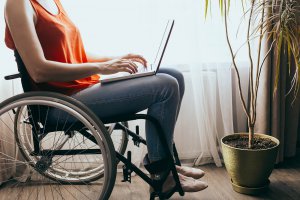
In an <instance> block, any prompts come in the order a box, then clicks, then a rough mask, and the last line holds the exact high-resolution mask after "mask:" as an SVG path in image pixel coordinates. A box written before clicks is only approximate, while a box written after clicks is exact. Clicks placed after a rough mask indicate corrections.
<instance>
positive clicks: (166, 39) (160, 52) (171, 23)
mask: <svg viewBox="0 0 300 200" xmlns="http://www.w3.org/2000/svg"><path fill="white" fill-rule="evenodd" d="M173 26H174V20H169V21H168V23H167V25H166V28H165V30H164V34H163V37H162V39H161V42H160V45H159V48H158V51H157V53H156V56H155V60H154V62H153V64H151V68H152V69H151V70H154V71H155V72H156V73H157V71H158V69H159V67H160V64H161V61H162V59H163V57H164V53H165V50H166V48H167V45H168V42H169V38H170V36H171V32H172V30H173Z"/></svg>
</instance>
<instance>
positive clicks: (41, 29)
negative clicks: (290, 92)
mask: <svg viewBox="0 0 300 200" xmlns="http://www.w3.org/2000/svg"><path fill="white" fill-rule="evenodd" d="M5 19H6V23H7V27H6V36H5V42H6V45H7V46H8V47H9V48H10V49H12V50H15V51H16V52H17V53H18V54H19V55H20V56H21V58H22V61H23V62H24V64H25V66H26V70H27V71H28V73H29V76H30V78H31V79H30V82H31V83H30V84H31V85H32V88H35V89H37V90H48V91H56V92H61V93H64V94H68V95H70V96H72V97H73V98H75V99H77V100H79V101H81V102H83V103H85V104H86V105H87V106H88V107H89V108H90V109H91V110H93V111H94V112H95V113H96V114H97V115H98V116H99V117H100V118H101V119H104V118H108V117H114V116H118V115H122V114H130V113H136V112H139V111H142V110H144V109H148V114H149V115H151V116H153V117H155V118H156V119H158V120H159V121H160V122H161V124H162V126H163V129H164V132H165V134H166V136H165V137H166V138H167V141H168V147H169V148H170V149H171V150H172V142H173V132H174V127H175V123H176V118H177V116H178V112H179V109H180V104H181V100H182V97H183V93H184V80H183V76H182V74H181V73H179V72H178V71H175V70H174V69H161V70H160V71H159V74H158V75H157V76H151V77H144V78H139V79H132V80H127V81H122V82H116V83H111V84H107V85H101V84H99V75H98V74H113V73H117V72H128V73H136V72H137V65H136V63H141V64H143V65H144V66H145V67H146V66H147V61H146V60H145V59H144V58H143V57H142V56H140V55H135V54H128V55H125V56H121V57H118V58H111V57H100V56H91V55H88V54H86V52H85V49H84V47H83V43H82V40H81V36H80V33H79V31H78V29H77V28H76V26H75V25H74V24H73V23H72V22H71V21H70V19H69V18H68V16H67V14H66V12H65V10H64V9H63V7H62V5H61V4H60V2H59V0H7V3H6V9H5ZM146 129H147V130H146V139H147V143H148V157H147V159H148V160H149V161H150V163H153V162H158V163H159V162H162V163H163V161H164V159H165V152H164V149H163V147H162V146H161V145H160V142H159V139H158V137H157V135H156V133H154V131H155V128H154V127H152V126H151V124H149V123H147V124H146ZM177 170H178V172H179V173H180V174H179V175H180V181H181V184H182V187H183V190H184V191H186V192H195V191H200V190H202V189H205V188H206V187H207V184H206V183H204V182H201V181H199V180H195V179H199V178H201V177H202V176H203V175H204V172H203V171H201V170H199V169H193V168H189V167H179V166H177ZM163 173H165V171H164V170H162V171H160V172H158V173H157V174H155V175H158V177H159V175H161V174H163ZM169 177H170V178H169V179H168V181H167V182H166V184H165V186H164V187H165V188H164V190H168V189H170V187H171V185H172V184H170V183H172V182H173V179H172V177H171V175H169Z"/></svg>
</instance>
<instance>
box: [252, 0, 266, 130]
mask: <svg viewBox="0 0 300 200" xmlns="http://www.w3.org/2000/svg"><path fill="white" fill-rule="evenodd" d="M262 7H263V9H262V11H261V12H262V13H261V25H260V37H259V45H258V57H257V65H256V82H255V90H254V114H253V118H252V123H253V124H255V121H256V105H257V104H256V103H257V93H258V87H259V77H260V67H259V66H260V55H261V46H262V40H263V34H262V33H263V29H264V26H263V25H264V15H265V0H264V1H263V3H262Z"/></svg>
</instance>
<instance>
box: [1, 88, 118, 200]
mask: <svg viewBox="0 0 300 200" xmlns="http://www.w3.org/2000/svg"><path fill="white" fill-rule="evenodd" d="M34 106H35V107H34ZM36 106H41V107H43V108H44V107H47V112H46V113H45V110H43V113H42V114H43V115H45V114H46V117H43V118H42V119H43V120H45V123H42V122H41V121H43V120H40V121H37V122H36V123H33V122H32V121H33V120H34V117H33V116H30V115H33V114H32V109H31V108H36ZM50 107H51V108H50ZM24 108H27V110H26V109H25V110H23V111H24V112H22V109H24ZM58 110H59V112H58ZM21 112H22V113H21ZM26 113H27V116H26ZM58 113H59V114H61V113H62V114H61V115H58V116H65V117H66V118H64V119H65V121H63V123H61V121H62V120H60V119H59V117H58V119H57V121H56V123H57V124H56V127H55V124H54V123H53V122H52V121H53V119H54V117H57V114H58ZM51 114H52V115H51ZM13 115H15V117H13ZM20 116H21V117H20ZM48 116H49V118H48ZM50 116H51V117H52V118H51V117H50ZM2 117H3V118H2ZM22 117H23V118H22ZM61 119H62V118H61ZM16 120H18V121H16ZM51 120H52V121H51ZM7 121H11V122H7ZM1 122H2V123H3V125H4V126H3V127H5V131H8V132H10V134H8V133H4V132H3V134H0V135H4V134H5V136H6V137H11V138H6V139H3V140H0V146H3V144H4V146H5V145H12V142H13V140H14V139H15V140H16V144H15V145H16V147H18V150H19V151H20V153H21V155H22V156H23V157H24V158H22V157H20V156H17V157H15V158H14V157H12V156H11V155H9V154H8V153H7V154H5V150H4V153H2V151H1V150H3V149H1V148H0V152H1V153H2V154H1V158H0V159H1V160H3V159H5V161H6V162H7V163H9V164H8V166H13V167H14V168H15V167H16V166H19V165H22V166H23V168H24V167H25V168H27V171H30V173H28V174H29V175H28V174H27V178H26V179H23V180H22V184H15V185H12V187H13V189H14V190H17V189H19V190H20V191H19V193H18V192H16V193H18V196H19V195H20V193H22V191H24V190H26V186H28V187H30V186H32V184H35V183H36V182H40V183H41V184H40V185H36V186H35V187H36V190H34V191H32V192H34V193H35V194H32V192H31V193H30V192H29V193H28V191H27V193H28V194H29V195H43V194H44V195H45V196H47V197H48V196H49V195H51V194H52V195H54V196H55V197H54V196H53V198H55V199H57V198H58V199H60V198H61V199H66V197H68V199H108V198H109V196H110V194H111V192H112V189H113V187H114V183H115V179H116V156H115V150H114V146H113V143H112V141H111V138H110V136H109V134H108V132H107V130H106V128H105V127H104V125H103V124H102V122H101V121H100V120H99V119H98V117H97V116H96V115H95V114H94V113H92V112H91V111H90V110H89V109H88V108H87V107H86V106H84V105H83V104H82V103H80V102H78V101H77V100H75V99H73V98H71V97H68V96H65V95H62V94H57V93H52V92H29V93H25V94H21V95H17V96H14V97H12V98H9V99H7V100H6V101H4V102H2V103H1V104H0V123H1ZM10 123H11V124H10ZM21 125H24V127H25V129H21ZM26 125H27V127H26ZM67 125H68V129H67V130H64V129H62V130H60V129H58V127H59V128H61V127H63V128H64V127H65V126H67ZM36 126H39V127H38V128H37V127H36ZM47 126H48V127H49V128H48V127H47ZM77 126H78V127H77ZM10 127H14V128H13V129H12V128H10ZM24 127H23V128H24ZM54 127H55V129H54ZM79 128H80V129H81V130H80V131H82V130H86V132H85V134H86V135H85V136H84V135H82V134H80V131H79V130H77V129H79ZM37 129H38V130H37ZM52 129H53V130H52ZM73 129H74V130H73ZM40 130H42V131H43V132H41V131H40ZM54 130H55V131H54ZM1 131H3V130H1ZM22 131H23V132H22ZM21 133H23V135H22V134H21ZM24 134H25V135H24ZM28 134H29V135H30V134H31V138H30V137H29V136H28ZM51 136H52V137H51ZM37 138H39V139H37ZM55 138H57V139H55ZM79 139H83V140H82V141H81V140H79ZM35 140H39V141H40V143H38V144H36V141H35ZM5 142H7V143H6V144H5ZM1 143H3V144H2V145H1ZM89 145H91V146H89ZM36 147H38V148H39V150H40V151H36V149H37V148H36ZM71 148H72V149H71ZM16 154H17V153H16ZM75 158H76V159H75ZM24 160H25V161H24ZM95 163H96V164H99V163H100V164H101V166H102V168H101V170H100V168H97V167H94V168H93V166H96V164H95ZM89 164H90V165H91V166H89V167H90V168H87V167H86V166H85V165H89ZM13 167H12V168H13ZM91 168H92V169H91ZM98 170H99V171H98ZM88 173H91V174H88ZM21 178H24V175H22V176H21V177H16V178H15V179H21ZM20 186H22V187H21V189H20V188H19V187H20ZM38 188H40V190H39V189H38ZM50 189H51V192H49V190H50ZM69 190H72V192H71V191H69ZM0 191H1V190H0ZM46 193H47V194H46ZM59 197H60V198H59ZM26 198H30V196H28V197H25V199H26ZM16 199H17V198H16Z"/></svg>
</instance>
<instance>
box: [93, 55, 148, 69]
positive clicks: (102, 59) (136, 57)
mask: <svg viewBox="0 0 300 200" xmlns="http://www.w3.org/2000/svg"><path fill="white" fill-rule="evenodd" d="M87 59H88V61H89V62H107V61H111V60H114V59H130V60H132V61H134V62H139V63H141V64H143V65H144V66H145V67H147V61H146V59H145V58H143V56H141V55H137V54H127V55H124V56H118V57H112V56H111V57H108V56H105V57H103V56H98V55H95V54H92V53H87Z"/></svg>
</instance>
